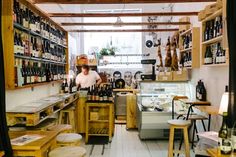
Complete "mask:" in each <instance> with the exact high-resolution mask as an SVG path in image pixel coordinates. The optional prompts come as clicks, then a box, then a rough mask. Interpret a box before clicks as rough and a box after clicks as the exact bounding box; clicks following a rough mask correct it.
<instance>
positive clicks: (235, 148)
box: [231, 135, 236, 151]
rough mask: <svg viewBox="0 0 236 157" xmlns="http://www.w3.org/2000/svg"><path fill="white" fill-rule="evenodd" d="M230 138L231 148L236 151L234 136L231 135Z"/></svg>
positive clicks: (235, 138)
mask: <svg viewBox="0 0 236 157" xmlns="http://www.w3.org/2000/svg"><path fill="white" fill-rule="evenodd" d="M231 138H232V148H233V150H234V151H236V135H231Z"/></svg>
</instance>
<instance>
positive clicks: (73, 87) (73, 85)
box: [72, 79, 77, 93]
mask: <svg viewBox="0 0 236 157" xmlns="http://www.w3.org/2000/svg"><path fill="white" fill-rule="evenodd" d="M76 91H77V86H76V83H75V79H73V82H72V92H73V93H74V92H76Z"/></svg>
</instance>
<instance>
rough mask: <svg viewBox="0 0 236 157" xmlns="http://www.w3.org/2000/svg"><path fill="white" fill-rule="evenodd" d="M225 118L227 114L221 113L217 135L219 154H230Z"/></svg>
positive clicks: (230, 148)
mask: <svg viewBox="0 0 236 157" xmlns="http://www.w3.org/2000/svg"><path fill="white" fill-rule="evenodd" d="M227 116H228V114H227V112H223V122H222V125H221V128H220V130H219V134H218V136H219V147H220V152H221V154H231V152H232V147H231V141H230V139H229V136H228V135H229V130H228V126H227Z"/></svg>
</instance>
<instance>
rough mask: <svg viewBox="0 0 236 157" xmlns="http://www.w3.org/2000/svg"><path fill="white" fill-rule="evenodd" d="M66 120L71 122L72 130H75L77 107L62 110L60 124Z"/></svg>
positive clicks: (67, 122)
mask: <svg viewBox="0 0 236 157" xmlns="http://www.w3.org/2000/svg"><path fill="white" fill-rule="evenodd" d="M65 122H66V124H70V125H71V126H72V131H73V132H75V129H76V128H75V107H70V108H68V109H63V110H61V111H60V113H59V121H58V124H64V123H65Z"/></svg>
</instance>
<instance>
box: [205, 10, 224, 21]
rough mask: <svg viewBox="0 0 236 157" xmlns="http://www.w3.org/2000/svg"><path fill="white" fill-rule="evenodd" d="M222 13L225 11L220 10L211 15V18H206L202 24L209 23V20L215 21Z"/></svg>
mask: <svg viewBox="0 0 236 157" xmlns="http://www.w3.org/2000/svg"><path fill="white" fill-rule="evenodd" d="M222 13H223V9H219V10H217V11H216V12H215V13H213V14H211V15H210V16H208V17H206V18H205V19H204V20H202V21H201V22H202V23H204V22H207V21H209V20H212V19H214V18H215V17H217V16H220V15H222Z"/></svg>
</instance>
